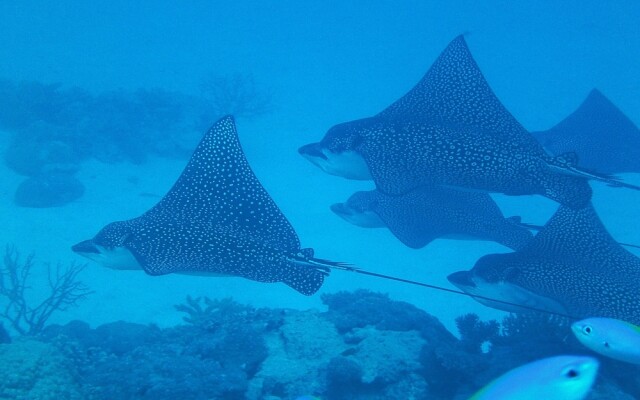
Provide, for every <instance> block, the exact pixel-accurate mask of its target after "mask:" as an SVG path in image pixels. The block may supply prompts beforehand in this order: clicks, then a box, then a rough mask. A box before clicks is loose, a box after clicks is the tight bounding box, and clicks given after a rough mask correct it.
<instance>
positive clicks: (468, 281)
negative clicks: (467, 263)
mask: <svg viewBox="0 0 640 400" xmlns="http://www.w3.org/2000/svg"><path fill="white" fill-rule="evenodd" d="M447 280H448V281H449V282H451V283H452V284H454V285H456V286H467V287H475V286H476V284H475V283H474V282H473V279H472V277H471V273H469V271H458V272H454V273H453V274H449V276H447Z"/></svg>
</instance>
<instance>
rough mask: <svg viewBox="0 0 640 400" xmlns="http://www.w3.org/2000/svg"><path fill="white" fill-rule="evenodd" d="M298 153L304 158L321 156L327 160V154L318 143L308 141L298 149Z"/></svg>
mask: <svg viewBox="0 0 640 400" xmlns="http://www.w3.org/2000/svg"><path fill="white" fill-rule="evenodd" d="M298 153H300V155H302V156H303V157H306V158H318V157H319V158H322V159H323V160H327V156H326V155H325V154H324V153H323V152H322V148H321V147H320V144H319V143H309V144H305V145H304V146H302V147H300V148H299V149H298Z"/></svg>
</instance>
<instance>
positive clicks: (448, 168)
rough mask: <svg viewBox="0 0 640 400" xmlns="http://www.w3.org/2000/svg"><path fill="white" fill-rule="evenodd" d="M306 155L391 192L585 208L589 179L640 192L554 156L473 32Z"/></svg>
mask: <svg viewBox="0 0 640 400" xmlns="http://www.w3.org/2000/svg"><path fill="white" fill-rule="evenodd" d="M299 152H300V153H301V154H302V155H303V156H304V157H306V158H307V159H309V160H310V161H311V162H313V163H314V164H316V165H317V166H319V167H320V168H322V169H323V170H325V171H326V172H328V173H331V174H334V175H341V176H344V177H347V178H351V179H373V180H374V182H375V184H376V187H377V189H378V190H380V191H381V192H383V193H386V194H389V195H401V194H404V193H407V192H409V191H411V190H413V189H415V188H417V187H420V186H428V185H444V186H451V187H456V188H462V189H471V190H481V191H487V192H500V193H505V194H508V195H526V194H540V195H543V196H546V197H549V198H551V199H553V200H556V201H558V202H560V203H562V204H565V205H568V206H570V207H572V208H580V207H583V206H585V205H586V204H587V203H588V202H589V200H590V199H591V188H590V187H589V184H588V182H587V180H588V179H594V180H600V181H604V182H606V183H608V184H610V185H612V186H625V187H630V188H634V189H640V187H637V186H633V185H630V184H626V183H623V182H621V181H619V180H616V179H615V178H614V177H612V176H609V175H606V174H599V173H596V172H594V171H590V170H586V169H582V168H580V167H579V166H578V165H577V158H576V157H575V155H574V154H572V153H567V154H561V155H558V156H556V157H552V156H550V155H548V154H547V153H546V152H545V151H544V149H543V148H542V146H541V145H540V144H539V143H538V142H537V141H536V140H535V138H534V137H533V136H532V135H531V134H530V133H529V132H527V131H526V130H525V129H524V128H523V127H522V126H521V125H520V124H519V123H518V121H517V120H516V119H515V118H514V117H513V116H512V115H511V114H510V113H509V112H508V111H507V110H506V109H505V108H504V106H503V105H502V104H501V103H500V101H499V100H498V98H497V97H496V96H495V94H494V93H493V91H492V90H491V88H490V87H489V85H488V83H487V82H486V80H485V79H484V77H483V75H482V72H481V71H480V70H479V68H478V66H477V64H476V62H475V61H474V60H473V57H472V56H471V53H470V52H469V49H468V47H467V44H466V42H465V40H464V37H463V36H459V37H457V38H456V39H454V40H453V41H452V42H451V43H450V44H449V46H448V47H447V48H446V49H445V50H444V51H443V52H442V54H441V55H440V56H439V57H438V59H437V60H436V61H435V62H434V64H433V66H432V67H431V68H430V69H429V71H428V72H427V73H426V75H425V76H424V77H423V78H422V80H421V81H420V82H419V83H418V84H417V85H416V86H415V87H414V88H413V89H411V90H410V91H409V92H408V93H407V94H406V95H405V96H403V97H402V98H400V99H399V100H398V101H396V102H394V103H393V104H392V105H391V106H389V107H388V108H387V109H385V110H383V111H382V112H380V113H378V114H377V115H375V116H373V117H370V118H364V119H360V120H355V121H350V122H345V123H342V124H338V125H335V126H334V127H332V128H331V129H329V131H328V132H327V134H326V135H325V137H324V138H323V139H322V141H320V142H318V143H311V144H308V145H305V146H303V147H301V148H300V149H299ZM358 157H359V158H358Z"/></svg>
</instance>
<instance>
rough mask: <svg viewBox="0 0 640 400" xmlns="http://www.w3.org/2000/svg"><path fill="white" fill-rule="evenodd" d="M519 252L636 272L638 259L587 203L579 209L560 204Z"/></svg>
mask: <svg viewBox="0 0 640 400" xmlns="http://www.w3.org/2000/svg"><path fill="white" fill-rule="evenodd" d="M522 253H523V254H529V255H535V256H536V257H540V256H542V257H549V258H562V259H565V260H571V261H573V262H576V263H577V264H578V265H580V264H584V265H585V266H586V265H591V266H593V268H596V269H603V270H609V269H619V270H624V271H626V272H628V273H630V274H633V275H637V274H638V273H640V260H639V259H638V258H637V257H635V256H634V255H633V254H631V253H629V252H628V251H627V250H625V249H624V248H622V247H621V245H620V244H619V243H617V242H616V241H615V240H614V239H613V237H611V235H610V234H609V232H608V231H607V229H606V228H605V227H604V225H603V223H602V221H601V220H600V218H599V217H598V215H597V213H596V211H595V209H594V208H593V206H592V205H591V204H589V205H587V206H586V207H584V208H582V209H579V210H574V209H571V208H569V207H566V206H560V207H559V208H558V210H557V211H556V213H555V214H554V215H553V216H552V217H551V219H550V220H549V221H548V222H547V223H546V224H545V225H544V227H543V228H542V230H541V231H540V232H539V233H538V234H537V235H536V236H535V237H534V239H533V240H532V241H531V242H529V244H528V245H527V246H526V247H525V248H524V249H523V250H522ZM632 264H633V265H635V266H634V267H633V268H630V267H629V265H632Z"/></svg>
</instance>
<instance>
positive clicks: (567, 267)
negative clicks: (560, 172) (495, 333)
mask: <svg viewBox="0 0 640 400" xmlns="http://www.w3.org/2000/svg"><path fill="white" fill-rule="evenodd" d="M449 280H450V281H451V283H453V284H454V285H456V286H458V287H459V288H460V289H462V290H463V291H465V292H467V293H469V294H480V295H486V296H487V297H491V298H497V299H499V300H507V301H510V302H520V303H524V304H526V305H527V306H533V307H536V308H546V306H545V305H544V304H545V302H546V304H547V305H548V304H553V305H554V306H559V307H560V309H557V308H556V309H553V308H552V309H551V311H561V312H564V313H568V314H570V315H572V316H575V317H578V318H584V317H591V316H599V317H609V318H617V319H622V320H625V321H629V322H631V323H634V324H639V323H640V300H638V293H640V258H638V257H636V256H635V255H633V254H631V253H630V252H628V251H627V250H625V249H624V248H623V247H622V246H621V245H620V244H618V243H617V242H616V241H615V240H614V239H613V238H612V237H611V235H610V234H609V233H608V232H607V230H606V229H605V227H604V225H603V224H602V222H601V221H600V219H599V218H598V216H597V214H596V212H595V210H594V209H593V207H592V206H591V205H589V206H587V207H585V208H583V209H581V210H573V209H570V208H568V207H564V206H560V208H559V209H558V211H556V213H555V214H554V216H553V217H552V218H551V219H550V220H549V221H548V222H547V224H546V225H545V226H544V228H543V229H542V230H541V231H540V232H539V233H538V234H537V235H536V236H535V237H534V239H533V240H531V241H530V242H529V244H528V245H527V246H525V247H524V248H523V249H522V250H520V251H516V252H514V253H508V254H490V255H486V256H484V257H482V258H480V259H479V260H478V262H477V263H476V264H475V266H474V267H473V268H472V269H471V270H470V271H460V272H456V273H454V274H451V275H450V276H449ZM509 293H511V294H509ZM505 294H506V296H505ZM541 299H542V300H541ZM483 303H485V304H487V303H486V302H483ZM492 306H496V308H501V307H500V305H497V304H493V305H492ZM547 309H548V308H547ZM509 311H514V310H513V309H510V310H509Z"/></svg>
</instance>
